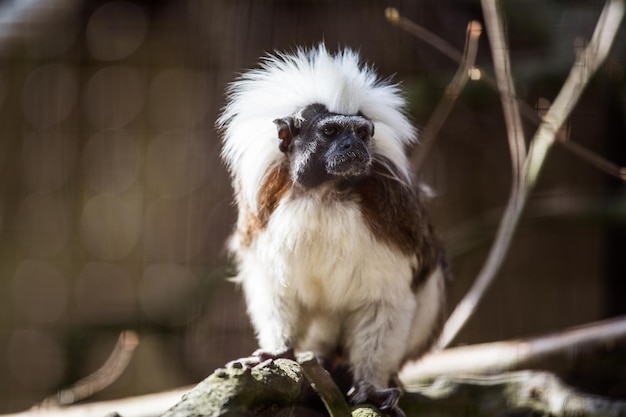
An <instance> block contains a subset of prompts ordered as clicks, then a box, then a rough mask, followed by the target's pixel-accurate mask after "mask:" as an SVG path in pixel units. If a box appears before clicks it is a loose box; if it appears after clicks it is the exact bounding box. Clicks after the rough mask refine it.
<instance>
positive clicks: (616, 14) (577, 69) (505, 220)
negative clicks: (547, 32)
mask: <svg viewBox="0 0 626 417" xmlns="http://www.w3.org/2000/svg"><path fill="white" fill-rule="evenodd" d="M623 16H624V3H623V1H622V0H609V1H608V2H607V3H606V5H605V7H604V9H603V11H602V14H601V16H600V18H599V20H598V23H597V25H596V29H595V31H594V34H593V36H592V38H591V41H590V42H589V45H587V47H586V48H585V49H584V51H583V52H582V53H581V54H580V55H579V56H578V58H577V60H576V62H575V63H574V66H573V67H572V70H571V71H570V74H569V76H568V78H567V79H566V81H565V84H564V85H563V87H562V88H561V91H560V92H559V94H558V96H557V97H556V99H555V101H554V103H553V104H552V106H550V109H549V110H548V112H547V114H546V115H545V117H544V120H543V122H542V123H541V125H540V126H539V129H538V130H537V133H536V134H535V136H534V138H533V140H532V142H531V147H530V151H529V154H528V156H527V158H526V160H525V161H524V167H523V177H522V180H521V182H519V185H518V186H517V189H515V188H516V187H515V183H514V184H513V186H514V189H513V190H512V192H511V195H510V197H509V201H508V203H507V207H506V209H505V212H504V215H503V217H502V221H501V223H500V227H499V228H498V231H497V233H496V237H495V241H494V242H493V244H492V246H491V250H490V252H489V255H488V257H487V260H486V262H485V264H484V265H483V268H482V269H481V271H480V273H479V274H478V277H477V278H476V281H475V282H474V284H473V286H472V288H471V289H470V290H469V292H468V293H467V295H466V296H465V297H464V298H463V299H462V300H461V302H460V303H459V304H458V305H457V307H456V308H455V310H454V311H453V312H452V314H451V316H450V318H449V319H448V321H447V323H446V325H445V326H444V330H443V333H442V336H441V338H440V340H439V347H440V348H443V347H446V346H448V345H449V344H450V343H451V342H452V341H453V340H454V338H455V337H456V335H457V334H458V332H459V331H460V330H461V328H462V327H463V326H464V325H465V323H466V322H467V320H468V319H469V318H470V317H471V316H472V314H473V313H474V311H475V310H476V307H477V305H478V303H479V302H480V300H481V299H482V298H483V296H484V295H485V293H486V291H487V289H488V288H489V287H490V286H491V283H492V282H493V280H494V278H495V276H496V274H497V272H498V270H499V269H500V266H501V265H502V262H503V261H504V258H505V256H506V254H507V252H508V249H509V246H510V244H511V241H512V238H513V234H514V232H515V229H516V228H517V224H518V223H519V219H520V216H521V213H522V210H523V208H524V206H525V204H526V200H527V199H528V194H529V193H530V192H531V191H532V189H533V188H534V186H535V184H536V181H537V176H538V175H539V172H540V170H541V168H542V166H543V163H544V161H545V158H546V156H547V154H548V151H549V150H550V148H551V146H552V144H553V143H554V141H555V138H556V135H557V133H558V131H559V129H560V127H561V125H562V124H563V122H564V121H565V119H566V118H567V117H568V115H569V114H570V112H571V111H572V109H573V108H574V106H575V105H576V103H577V102H578V99H579V97H580V95H581V94H582V91H583V90H584V88H585V87H586V85H587V83H588V82H589V80H590V78H591V76H592V75H593V74H594V73H595V71H596V70H597V69H598V67H599V66H600V64H601V63H602V62H603V61H604V59H605V58H606V56H607V54H608V51H609V48H610V46H611V44H612V42H613V40H614V38H615V34H616V32H617V29H618V28H619V24H620V22H621V20H622V18H623ZM502 52H503V53H504V52H505V51H502Z"/></svg>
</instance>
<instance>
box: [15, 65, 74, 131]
mask: <svg viewBox="0 0 626 417" xmlns="http://www.w3.org/2000/svg"><path fill="white" fill-rule="evenodd" d="M77 96H78V81H77V75H76V71H75V69H73V68H70V67H68V66H66V65H63V64H48V65H44V66H41V67H39V68H37V69H35V70H34V71H33V72H32V73H31V74H30V75H29V76H28V78H27V79H26V82H25V84H24V89H23V91H22V109H23V111H24V115H25V116H26V119H27V120H28V121H29V122H30V123H31V124H32V125H33V126H36V127H50V126H53V125H55V124H57V123H60V122H61V121H63V120H64V119H65V118H66V117H67V116H69V114H70V112H71V111H72V109H73V107H74V105H75V104H76V100H77Z"/></svg>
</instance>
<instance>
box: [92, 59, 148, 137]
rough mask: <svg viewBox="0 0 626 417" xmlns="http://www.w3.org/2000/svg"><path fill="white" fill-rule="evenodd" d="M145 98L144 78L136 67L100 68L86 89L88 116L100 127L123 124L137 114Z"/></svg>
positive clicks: (116, 126) (111, 127)
mask: <svg viewBox="0 0 626 417" xmlns="http://www.w3.org/2000/svg"><path fill="white" fill-rule="evenodd" d="M144 99H145V89H144V85H143V80H142V79H141V78H140V76H139V73H138V72H137V70H135V69H133V68H127V67H119V66H116V67H109V68H104V69H101V70H100V71H98V72H97V73H95V74H94V75H93V76H92V77H91V79H90V80H89V82H88V83H87V88H86V89H85V100H84V103H85V111H86V114H87V119H88V120H89V122H90V123H91V124H92V125H94V126H96V127H98V128H101V129H109V128H110V129H114V128H119V127H123V126H125V125H127V124H128V123H130V122H131V121H132V120H133V119H134V118H135V117H136V116H137V114H138V113H139V111H140V110H141V107H142V105H143V102H144Z"/></svg>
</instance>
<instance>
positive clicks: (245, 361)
mask: <svg viewBox="0 0 626 417" xmlns="http://www.w3.org/2000/svg"><path fill="white" fill-rule="evenodd" d="M276 359H291V360H294V361H295V360H296V355H295V352H294V350H293V349H287V350H286V351H284V352H278V353H277V352H270V351H267V350H262V349H257V350H255V351H254V353H253V354H252V356H248V357H247V358H240V359H235V360H234V361H230V362H228V363H227V364H226V367H227V368H236V369H241V368H247V369H251V368H254V367H255V366H257V365H259V364H261V363H263V362H265V361H268V360H276Z"/></svg>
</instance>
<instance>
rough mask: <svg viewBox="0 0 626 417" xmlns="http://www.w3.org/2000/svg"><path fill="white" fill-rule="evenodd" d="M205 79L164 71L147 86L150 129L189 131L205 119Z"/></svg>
mask: <svg viewBox="0 0 626 417" xmlns="http://www.w3.org/2000/svg"><path fill="white" fill-rule="evenodd" d="M208 79H209V77H208V75H207V74H206V73H204V72H200V71H192V70H187V69H178V68H175V69H170V70H167V71H163V72H162V73H160V74H159V75H157V76H156V78H155V79H154V80H153V82H152V84H151V86H150V100H149V104H150V122H151V123H152V125H153V126H155V127H158V128H161V129H168V128H179V127H183V128H192V127H194V126H196V125H197V124H198V123H199V122H200V121H202V119H203V118H204V117H205V116H206V114H207V111H208V108H209V99H210V97H211V95H210V91H209V86H208V82H207V80H208Z"/></svg>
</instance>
